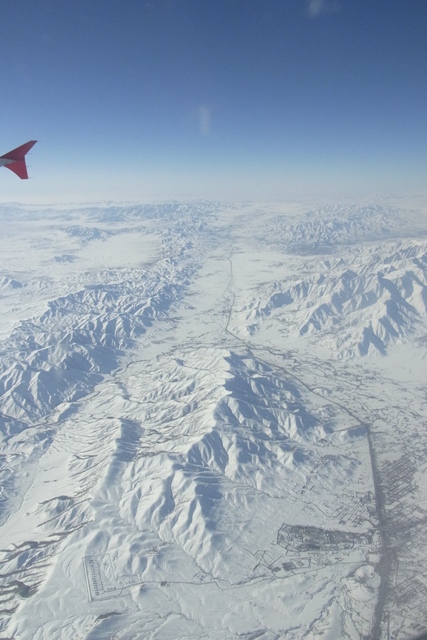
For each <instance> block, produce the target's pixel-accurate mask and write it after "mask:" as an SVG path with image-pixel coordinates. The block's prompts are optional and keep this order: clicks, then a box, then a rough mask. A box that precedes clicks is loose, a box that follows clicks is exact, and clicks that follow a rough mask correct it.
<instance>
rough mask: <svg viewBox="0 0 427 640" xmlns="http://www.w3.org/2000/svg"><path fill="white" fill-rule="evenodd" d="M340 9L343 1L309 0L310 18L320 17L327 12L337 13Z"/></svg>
mask: <svg viewBox="0 0 427 640" xmlns="http://www.w3.org/2000/svg"><path fill="white" fill-rule="evenodd" d="M340 9H341V3H340V2H338V1H336V0H307V15H308V17H309V18H318V17H319V16H323V15H326V14H327V13H337V11H339V10H340Z"/></svg>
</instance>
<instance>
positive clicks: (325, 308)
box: [0, 201, 427, 640]
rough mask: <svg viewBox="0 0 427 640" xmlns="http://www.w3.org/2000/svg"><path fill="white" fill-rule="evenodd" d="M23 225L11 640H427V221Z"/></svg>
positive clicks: (8, 251)
mask: <svg viewBox="0 0 427 640" xmlns="http://www.w3.org/2000/svg"><path fill="white" fill-rule="evenodd" d="M0 219H1V221H2V225H3V229H4V233H3V237H2V239H1V240H0V248H1V251H0V256H1V258H0V259H1V270H2V271H1V274H0V297H1V300H2V308H3V313H2V318H1V319H0V332H1V333H0V335H1V336H2V342H1V361H0V398H1V409H0V410H1V413H0V422H1V438H2V440H1V451H0V478H1V482H0V487H1V493H0V505H1V512H0V541H1V544H0V561H1V567H2V569H1V571H0V574H1V575H0V585H1V586H0V602H1V605H0V611H1V616H2V618H1V620H2V621H1V623H0V629H1V634H2V637H5V638H6V637H7V638H9V637H10V638H21V639H22V640H26V639H30V638H31V639H33V638H35V639H38V640H41V639H50V638H73V639H74V638H87V639H88V640H89V639H91V638H93V639H103V638H106V639H107V638H123V639H130V638H160V639H163V638H172V637H173V638H194V639H196V638H201V637H209V638H213V639H215V638H218V639H221V640H222V639H228V638H247V639H250V638H252V639H255V638H263V639H265V640H272V639H273V638H281V637H286V638H295V639H301V638H307V639H315V638H331V639H335V638H343V639H344V638H351V639H358V638H360V639H362V638H378V639H383V638H387V637H396V638H409V637H410V636H411V635H413V634H415V633H416V632H417V631H420V630H422V629H424V628H427V607H426V605H425V597H424V594H425V586H424V579H423V575H424V573H425V571H426V570H427V566H424V565H425V564H426V561H425V556H426V554H425V549H426V545H427V540H426V539H425V538H426V534H425V527H424V523H425V519H426V517H427V511H426V510H425V504H426V499H427V489H426V487H427V483H426V477H427V465H426V463H425V459H426V457H425V454H426V449H427V431H426V429H425V425H426V423H427V409H426V402H425V401H426V391H425V385H424V381H425V354H426V349H427V218H426V216H425V214H424V213H423V212H422V211H413V210H409V209H408V210H406V209H404V208H402V207H400V208H397V207H395V206H385V205H369V206H366V205H363V206H362V205H351V206H338V205H334V206H331V207H323V208H320V209H314V208H313V209H310V210H304V209H303V208H298V207H297V208H295V206H294V205H292V206H289V207H288V206H287V205H281V204H278V205H268V206H267V205H250V204H242V205H232V206H231V205H227V204H222V203H219V202H206V201H201V202H194V203H180V202H171V203H159V204H150V205H129V204H125V205H114V204H111V203H109V204H106V205H100V206H94V205H84V206H83V205H82V206H78V207H77V206H75V207H68V208H66V207H61V208H59V207H58V208H54V207H50V208H45V209H41V208H36V207H23V206H22V207H20V206H19V205H8V206H6V205H4V206H3V207H2V208H0ZM387 634H388V635H387ZM390 634H394V635H390Z"/></svg>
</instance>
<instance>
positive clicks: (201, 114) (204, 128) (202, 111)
mask: <svg viewBox="0 0 427 640" xmlns="http://www.w3.org/2000/svg"><path fill="white" fill-rule="evenodd" d="M197 120H198V123H199V131H200V133H201V134H202V136H207V135H209V133H210V131H211V110H210V109H209V107H207V106H206V105H200V106H199V107H197Z"/></svg>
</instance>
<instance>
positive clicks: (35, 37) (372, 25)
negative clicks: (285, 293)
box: [0, 0, 427, 202]
mask: <svg viewBox="0 0 427 640" xmlns="http://www.w3.org/2000/svg"><path fill="white" fill-rule="evenodd" d="M0 9H1V22H0V54H1V55H0V69H1V74H0V77H1V90H2V96H3V101H2V102H3V108H2V113H3V118H2V120H1V123H0V130H1V135H0V144H1V153H5V152H6V151H9V150H10V149H12V148H14V147H15V146H18V145H19V144H21V143H23V142H26V141H27V140H29V139H37V140H39V143H38V144H37V145H36V146H35V147H34V149H33V151H32V152H31V155H30V156H29V161H28V164H29V166H30V170H29V171H30V175H31V180H29V181H27V182H21V181H19V180H18V178H17V177H16V176H15V175H14V174H12V173H11V172H9V171H7V170H5V169H2V170H1V171H0V200H1V201H8V200H17V201H34V202H48V201H58V202H59V201H65V202H68V201H85V200H110V199H113V200H123V199H127V200H145V199H151V198H159V199H167V198H171V197H178V198H179V197H208V198H228V199H230V198H237V199H257V198H262V199H264V198H265V199H267V198H288V197H298V196H300V195H304V194H308V195H312V194H313V195H316V194H317V193H319V194H320V193H322V194H327V195H328V194H331V196H333V195H335V194H346V195H358V196H362V197H363V196H364V195H365V193H366V194H368V193H372V192H374V193H387V192H392V193H393V194H396V193H399V192H402V193H415V192H418V191H420V190H425V185H426V177H427V161H426V155H427V108H426V106H427V44H426V42H427V38H426V35H425V34H426V32H427V2H426V0H73V1H72V2H70V0H17V1H16V2H10V1H9V0H0Z"/></svg>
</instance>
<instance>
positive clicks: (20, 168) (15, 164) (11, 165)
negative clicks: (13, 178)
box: [0, 140, 37, 180]
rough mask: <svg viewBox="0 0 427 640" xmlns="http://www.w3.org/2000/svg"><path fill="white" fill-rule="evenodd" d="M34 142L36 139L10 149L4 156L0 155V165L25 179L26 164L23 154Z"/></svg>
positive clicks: (26, 174)
mask: <svg viewBox="0 0 427 640" xmlns="http://www.w3.org/2000/svg"><path fill="white" fill-rule="evenodd" d="M36 142H37V140H30V141H29V142H26V143H25V144H22V145H21V146H20V147H17V148H16V149H12V151H9V153H5V154H4V156H0V166H3V167H6V169H10V171H13V173H16V175H17V176H19V177H20V178H21V180H27V179H28V173H27V165H26V164H25V156H26V154H27V153H28V152H29V150H30V149H31V148H32V147H34V145H35V144H36Z"/></svg>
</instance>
